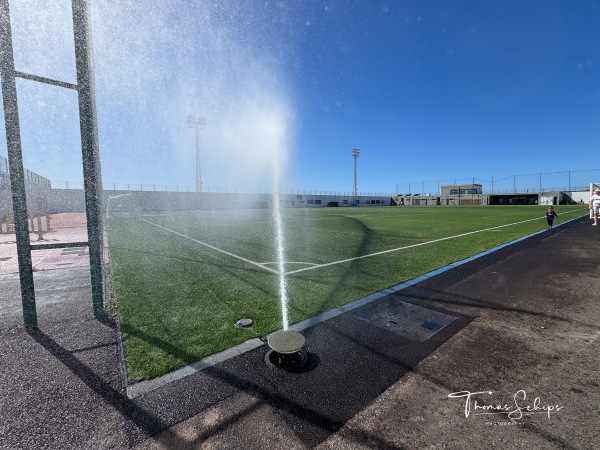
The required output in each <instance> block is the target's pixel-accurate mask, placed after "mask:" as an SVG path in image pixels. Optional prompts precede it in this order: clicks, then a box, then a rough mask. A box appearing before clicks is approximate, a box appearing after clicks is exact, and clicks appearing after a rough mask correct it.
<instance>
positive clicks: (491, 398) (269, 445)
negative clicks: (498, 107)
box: [0, 217, 600, 450]
mask: <svg viewBox="0 0 600 450" xmlns="http://www.w3.org/2000/svg"><path fill="white" fill-rule="evenodd" d="M599 271H600V231H599V230H598V227H592V226H591V222H590V220H589V219H588V218H587V217H585V218H580V219H576V220H574V221H571V222H569V223H567V224H564V225H562V226H559V227H556V228H555V229H553V230H550V231H547V232H543V233H539V234H537V235H535V236H532V237H530V238H528V239H525V240H522V241H520V242H518V243H515V244H513V245H511V246H507V247H504V248H502V249H500V250H497V251H495V252H491V253H488V254H486V255H483V256H481V257H479V258H476V259H473V260H471V261H469V262H467V263H465V264H462V265H459V266H456V267H453V268H451V269H450V270H446V271H443V272H440V273H437V274H436V275H435V276H430V277H424V278H423V279H422V280H421V281H420V282H418V283H415V284H412V285H407V286H405V287H403V288H402V289H398V290H396V291H389V292H387V291H386V295H383V296H381V298H378V299H376V300H374V301H372V302H370V303H366V304H364V305H362V306H359V307H356V308H355V309H351V310H348V311H345V312H343V313H340V314H337V315H334V316H331V318H330V319H328V320H325V321H322V322H318V323H315V324H314V325H312V326H310V327H307V328H305V329H303V330H302V334H303V335H304V336H305V338H306V346H305V348H306V351H307V355H308V356H307V364H306V366H305V367H304V368H303V370H300V371H298V372H286V371H283V370H281V369H278V368H276V367H273V366H271V365H269V364H267V363H266V361H265V354H266V352H267V350H268V348H267V346H266V345H260V342H259V346H253V347H252V346H251V349H250V350H248V351H245V352H243V353H240V354H238V355H237V356H234V357H232V358H229V359H226V360H223V361H220V362H217V363H215V364H212V365H210V366H209V367H206V368H204V370H201V371H195V370H192V371H189V375H188V376H185V377H181V378H177V379H173V380H172V381H170V382H169V383H166V384H163V385H157V386H158V387H157V386H151V385H149V387H148V388H147V389H139V390H138V391H137V394H136V395H135V396H133V398H130V396H131V392H133V390H132V389H131V387H129V388H130V389H129V393H130V396H128V395H127V392H128V391H127V389H126V388H127V386H125V384H124V377H123V371H122V365H121V361H120V357H119V354H120V353H119V342H118V338H117V331H116V328H117V326H116V324H115V323H114V322H112V321H111V320H105V321H103V322H101V321H98V320H96V319H94V317H93V314H92V306H91V305H92V301H91V288H90V286H89V268H85V267H82V268H68V269H60V270H50V271H40V272H35V275H34V281H35V283H36V292H37V298H38V319H39V331H37V332H32V333H27V332H26V331H25V330H24V329H23V326H22V316H21V309H20V300H19V298H20V297H19V285H18V275H17V274H8V275H2V276H0V292H1V293H2V308H1V309H0V334H1V336H2V346H1V347H0V373H1V374H2V377H1V378H0V418H1V420H0V448H1V449H42V448H47V449H65V448H77V449H79V448H82V449H121V448H123V449H128V448H136V449H140V450H141V449H192V448H207V449H208V448H210V449H215V448H217V449H281V448H287V449H309V448H319V449H423V448H427V449H438V448H439V449H442V448H445V449H463V448H483V447H492V448H494V447H503V448H543V449H553V448H568V449H592V448H597V440H598V439H597V438H598V432H597V428H598V423H600V412H599V411H600V410H599V408H598V404H600V375H599V374H600V345H599V340H598V337H599V336H600V324H599V319H600V305H599V302H598V299H599V298H600V277H599V276H598V275H597V274H598V273H599ZM146 338H148V339H152V337H151V336H146ZM164 345H166V344H164ZM172 351H173V352H179V353H181V352H183V351H184V350H183V349H172ZM469 393H470V394H469Z"/></svg>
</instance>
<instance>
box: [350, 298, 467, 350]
mask: <svg viewBox="0 0 600 450" xmlns="http://www.w3.org/2000/svg"><path fill="white" fill-rule="evenodd" d="M353 314H354V315H355V316H356V317H358V318H359V319H362V320H364V321H366V322H369V323H370V324H372V325H375V326H377V327H380V328H383V329H386V330H389V331H391V332H393V333H396V334H398V335H400V336H402V337H405V338H406V339H410V340H411V341H413V342H419V343H420V342H425V341H426V340H427V339H429V338H431V337H432V336H433V335H435V334H436V333H437V332H439V331H441V330H443V329H444V328H446V327H447V326H448V325H450V324H451V323H452V322H453V321H454V320H456V319H457V317H455V316H452V315H450V314H445V313H442V312H439V311H433V310H431V309H427V308H423V307H421V306H417V305H413V304H412V303H408V302H404V301H401V300H391V301H385V302H381V303H378V304H376V305H373V306H372V307H369V308H361V309H359V310H357V311H355V312H354V313H353Z"/></svg>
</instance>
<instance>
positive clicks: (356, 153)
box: [352, 148, 360, 156]
mask: <svg viewBox="0 0 600 450" xmlns="http://www.w3.org/2000/svg"><path fill="white" fill-rule="evenodd" d="M358 155H360V149H359V148H353V149H352V156H358Z"/></svg>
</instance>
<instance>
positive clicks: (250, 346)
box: [117, 216, 583, 399]
mask: <svg viewBox="0 0 600 450" xmlns="http://www.w3.org/2000/svg"><path fill="white" fill-rule="evenodd" d="M581 217H583V216H580V217H576V218H574V219H571V220H568V221H566V222H562V223H560V224H558V225H556V227H555V228H558V227H561V226H564V225H566V224H568V223H570V222H573V221H575V220H579V219H581ZM547 231H548V230H541V231H537V232H535V233H532V234H529V235H527V236H523V237H521V238H518V239H515V240H512V241H510V242H507V243H505V244H502V245H499V246H497V247H494V248H491V249H489V250H486V251H483V252H481V253H478V254H476V255H473V256H471V257H469V258H465V259H462V260H460V261H456V262H453V263H451V264H448V265H447V266H444V267H441V268H439V269H436V270H433V271H431V272H428V273H426V274H424V275H420V276H418V277H416V278H413V279H411V280H408V281H405V282H404V283H400V284H397V285H395V286H392V287H390V288H387V289H383V290H381V291H378V292H374V293H373V294H370V295H367V296H366V297H363V298H360V299H357V300H355V301H353V302H350V303H347V304H345V305H343V306H339V307H337V308H334V309H331V310H329V311H326V312H323V313H321V314H318V315H316V316H313V317H310V318H308V319H305V320H303V321H301V322H298V323H296V324H294V325H291V326H290V329H291V330H294V331H298V332H300V331H303V330H306V329H307V328H310V327H312V326H314V325H317V324H319V323H322V322H325V321H327V320H330V319H333V318H334V317H337V316H339V315H341V314H344V313H346V312H348V311H351V310H353V309H356V308H359V307H361V306H364V305H367V304H369V303H372V302H374V301H375V300H378V299H380V298H382V297H386V296H388V295H390V294H394V293H396V292H399V291H402V290H403V289H406V288H408V287H410V286H414V285H415V284H418V283H420V282H422V281H425V280H428V279H430V278H432V277H435V276H436V275H440V274H442V273H444V272H447V271H448V270H451V269H454V268H456V267H459V266H461V265H463V264H466V263H468V262H471V261H474V260H476V259H479V258H481V257H483V256H486V255H489V254H491V253H494V252H496V251H499V250H501V249H503V248H506V247H509V246H511V245H514V244H517V243H518V242H521V241H524V240H527V239H530V238H532V237H534V236H537V235H540V234H543V233H547ZM117 330H118V334H119V336H118V337H119V341H120V342H121V343H122V335H121V332H120V327H118V328H117ZM266 338H267V336H265V337H264V338H261V339H259V338H253V339H250V340H248V341H246V342H243V343H241V344H239V345H236V346H234V347H231V348H228V349H226V350H223V351H222V352H219V353H215V354H213V355H210V356H207V357H206V358H203V359H201V360H200V361H197V362H195V363H193V364H189V365H186V366H184V367H182V368H181V369H177V370H175V371H173V372H170V373H168V374H166V375H163V376H160V377H157V378H153V379H151V380H145V381H140V382H137V383H134V384H131V385H128V384H127V379H126V377H125V380H124V382H125V385H126V386H127V388H126V392H127V396H128V397H129V398H131V399H133V398H136V397H139V396H141V395H144V394H146V393H148V392H151V391H153V390H155V389H158V388H160V387H162V386H165V385H167V384H169V383H172V382H174V381H177V380H180V379H182V378H185V377H188V376H190V375H193V374H194V373H197V372H200V371H202V370H204V369H207V368H209V367H212V366H214V365H216V364H218V363H221V362H223V361H226V360H228V359H231V358H234V357H236V356H239V355H241V354H243V353H246V352H248V351H250V350H254V349H256V348H259V347H261V346H263V345H265V342H266ZM119 348H120V351H121V352H123V351H124V349H123V346H122V345H120V346H119ZM121 358H122V361H125V355H124V354H122V355H121Z"/></svg>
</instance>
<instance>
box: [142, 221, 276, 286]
mask: <svg viewBox="0 0 600 450" xmlns="http://www.w3.org/2000/svg"><path fill="white" fill-rule="evenodd" d="M140 220H141V221H143V222H146V223H149V224H150V225H153V226H155V227H157V228H161V229H163V230H165V231H168V232H170V233H173V234H176V235H177V236H181V237H182V238H185V239H189V240H190V241H192V242H195V243H196V244H200V245H203V246H205V247H208V248H210V249H211V250H215V251H217V252H220V253H223V254H225V255H227V256H231V257H232V258H236V259H239V260H241V261H244V262H245V263H248V264H252V265H253V266H257V267H260V268H261V269H263V270H266V271H267V272H271V273H274V274H279V271H277V270H275V269H271V268H270V267H267V266H265V265H264V264H262V263H259V262H256V261H252V260H250V259H247V258H244V257H243V256H239V255H236V254H235V253H231V252H228V251H227V250H223V249H221V248H218V247H215V246H214V245H210V244H207V243H206V242H202V241H199V240H198V239H194V238H192V237H189V236H186V235H185V234H182V233H180V232H178V231H175V230H171V229H170V228H167V227H163V226H162V225H158V224H157V223H154V222H150V221H149V220H146V219H140Z"/></svg>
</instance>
